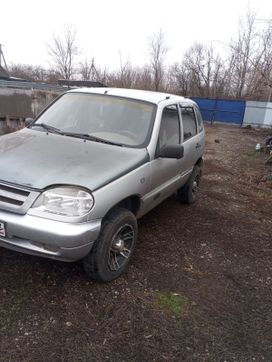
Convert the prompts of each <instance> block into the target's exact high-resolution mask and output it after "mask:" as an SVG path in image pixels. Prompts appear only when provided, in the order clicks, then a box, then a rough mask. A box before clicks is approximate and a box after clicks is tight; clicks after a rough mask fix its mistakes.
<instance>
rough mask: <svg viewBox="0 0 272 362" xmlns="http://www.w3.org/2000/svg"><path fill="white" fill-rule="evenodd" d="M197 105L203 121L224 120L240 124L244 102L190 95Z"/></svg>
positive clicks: (242, 117)
mask: <svg viewBox="0 0 272 362" xmlns="http://www.w3.org/2000/svg"><path fill="white" fill-rule="evenodd" d="M191 99H193V100H194V101H195V102H196V103H197V104H198V106H199V108H200V111H201V114H202V117H203V119H204V120H205V121H210V122H215V121H216V122H226V123H236V124H239V125H242V123H243V119H244V113H245V107H246V102H245V101H243V100H239V101H238V100H230V99H218V98H200V97H192V98H191Z"/></svg>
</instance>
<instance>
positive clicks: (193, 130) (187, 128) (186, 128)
mask: <svg viewBox="0 0 272 362" xmlns="http://www.w3.org/2000/svg"><path fill="white" fill-rule="evenodd" d="M180 111H181V116H182V123H183V139H184V141H186V140H188V139H189V138H191V137H193V136H195V135H196V134H197V126H196V117H195V112H194V110H193V108H192V107H184V106H181V105H180Z"/></svg>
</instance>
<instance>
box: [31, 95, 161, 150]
mask: <svg viewBox="0 0 272 362" xmlns="http://www.w3.org/2000/svg"><path fill="white" fill-rule="evenodd" d="M155 109H156V106H155V105H154V104H151V103H148V102H143V101H137V100H132V99H127V98H120V97H115V96H108V95H104V94H103V95H98V94H86V93H67V94H65V95H63V96H62V97H61V98H59V99H58V100H57V101H56V102H55V103H53V104H52V106H50V107H49V108H48V109H47V110H46V111H45V112H44V113H43V114H42V115H41V116H40V117H39V118H38V120H37V122H35V124H43V125H47V126H51V127H55V128H57V129H58V130H60V131H62V132H64V133H65V132H67V134H68V133H77V134H82V135H90V136H94V137H97V138H99V139H103V140H105V141H110V142H113V143H115V142H116V143H118V144H123V145H125V146H131V147H145V146H146V145H147V143H148V141H149V138H150V134H151V130H152V126H153V121H154V116H155Z"/></svg>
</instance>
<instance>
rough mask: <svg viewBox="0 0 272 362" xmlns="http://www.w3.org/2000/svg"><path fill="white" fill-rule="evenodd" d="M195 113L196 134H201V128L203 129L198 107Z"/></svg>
mask: <svg viewBox="0 0 272 362" xmlns="http://www.w3.org/2000/svg"><path fill="white" fill-rule="evenodd" d="M195 111H196V118H197V124H198V132H202V131H203V128H204V127H203V119H202V115H201V113H200V110H199V108H198V107H195Z"/></svg>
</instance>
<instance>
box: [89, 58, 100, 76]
mask: <svg viewBox="0 0 272 362" xmlns="http://www.w3.org/2000/svg"><path fill="white" fill-rule="evenodd" d="M98 78H99V76H98V73H97V70H96V67H95V65H94V58H92V65H91V72H90V79H91V80H96V81H98Z"/></svg>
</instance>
